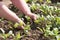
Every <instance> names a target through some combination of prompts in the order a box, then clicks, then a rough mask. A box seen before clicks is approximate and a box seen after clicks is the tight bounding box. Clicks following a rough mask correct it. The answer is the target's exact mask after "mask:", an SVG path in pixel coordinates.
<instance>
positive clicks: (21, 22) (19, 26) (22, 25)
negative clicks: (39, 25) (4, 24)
mask: <svg viewBox="0 0 60 40" xmlns="http://www.w3.org/2000/svg"><path fill="white" fill-rule="evenodd" d="M18 24H19V25H18V27H17V29H24V26H25V23H24V22H23V21H22V20H20V21H19V22H18Z"/></svg>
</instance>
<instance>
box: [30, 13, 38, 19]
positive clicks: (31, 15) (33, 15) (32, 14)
mask: <svg viewBox="0 0 60 40" xmlns="http://www.w3.org/2000/svg"><path fill="white" fill-rule="evenodd" d="M30 17H31V18H32V19H33V20H36V19H37V18H38V16H37V15H36V14H34V13H31V14H30Z"/></svg>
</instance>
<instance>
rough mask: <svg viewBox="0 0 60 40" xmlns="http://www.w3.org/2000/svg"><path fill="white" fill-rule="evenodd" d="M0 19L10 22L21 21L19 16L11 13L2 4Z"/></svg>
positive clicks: (0, 5) (0, 6)
mask: <svg viewBox="0 0 60 40" xmlns="http://www.w3.org/2000/svg"><path fill="white" fill-rule="evenodd" d="M0 17H4V18H6V19H8V20H11V21H14V22H18V21H19V20H20V19H19V18H18V17H17V15H16V14H15V13H14V12H12V11H10V10H9V9H8V8H7V7H6V6H5V5H4V4H3V3H1V2H0Z"/></svg>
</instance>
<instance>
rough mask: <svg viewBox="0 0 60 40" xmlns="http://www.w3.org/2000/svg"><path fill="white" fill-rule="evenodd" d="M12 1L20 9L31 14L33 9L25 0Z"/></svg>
mask: <svg viewBox="0 0 60 40" xmlns="http://www.w3.org/2000/svg"><path fill="white" fill-rule="evenodd" d="M11 1H12V3H13V4H14V5H15V6H16V7H17V8H18V9H19V10H22V11H23V12H24V14H26V15H28V16H30V14H31V11H30V9H29V7H28V5H27V4H26V2H25V1H24V0H11Z"/></svg>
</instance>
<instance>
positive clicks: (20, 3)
mask: <svg viewBox="0 0 60 40" xmlns="http://www.w3.org/2000/svg"><path fill="white" fill-rule="evenodd" d="M11 1H12V3H13V4H14V5H15V6H16V7H17V8H18V9H19V10H22V11H23V13H24V14H25V15H27V16H30V17H31V18H32V19H34V20H36V18H37V15H36V14H33V13H32V12H31V11H30V9H29V7H28V6H27V4H26V2H25V1H24V0H11ZM0 17H4V18H5V19H7V20H11V21H13V22H17V23H20V22H22V23H23V25H25V23H24V22H23V21H22V20H21V19H20V18H19V17H18V16H17V15H16V14H15V13H14V12H12V11H11V10H9V9H8V8H7V6H5V5H4V3H2V2H0ZM22 28H24V27H23V26H22Z"/></svg>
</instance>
